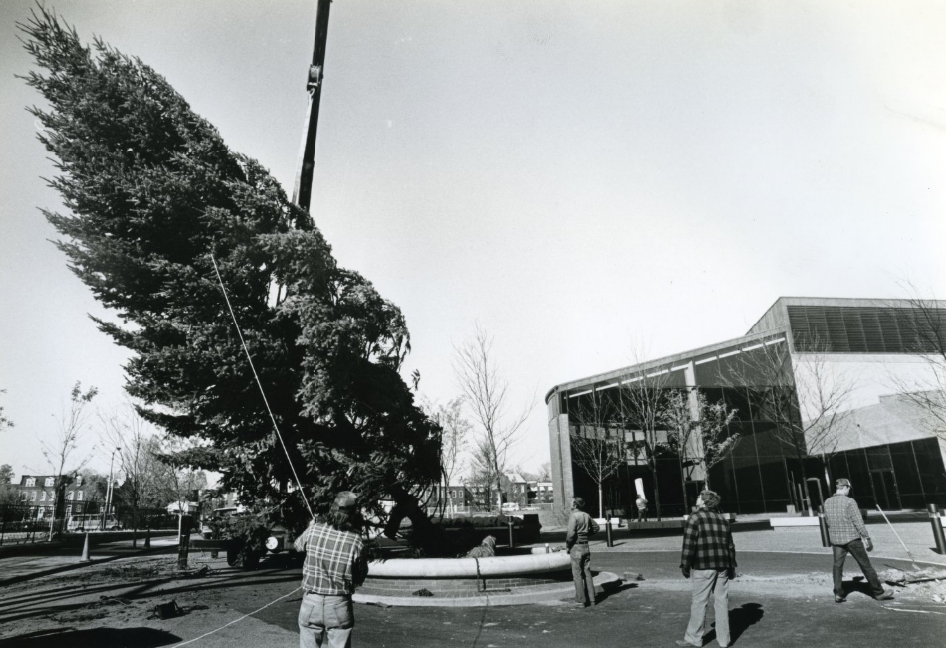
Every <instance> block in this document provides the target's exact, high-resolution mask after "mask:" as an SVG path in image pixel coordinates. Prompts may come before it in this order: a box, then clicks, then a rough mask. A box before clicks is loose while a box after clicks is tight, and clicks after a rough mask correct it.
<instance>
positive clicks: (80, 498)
mask: <svg viewBox="0 0 946 648" xmlns="http://www.w3.org/2000/svg"><path fill="white" fill-rule="evenodd" d="M78 495H79V497H78V499H79V501H80V502H81V501H82V495H83V492H82V491H79V494H78Z"/></svg>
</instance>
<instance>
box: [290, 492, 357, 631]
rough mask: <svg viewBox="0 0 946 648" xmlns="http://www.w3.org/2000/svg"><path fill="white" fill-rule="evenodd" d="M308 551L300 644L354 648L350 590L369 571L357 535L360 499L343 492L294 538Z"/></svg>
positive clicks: (297, 546) (300, 619) (303, 567)
mask: <svg viewBox="0 0 946 648" xmlns="http://www.w3.org/2000/svg"><path fill="white" fill-rule="evenodd" d="M295 547H296V550H297V551H304V552H305V563H304V564H303V565H302V589H303V591H304V594H303V597H302V605H301V606H300V608H299V646H300V648H319V647H320V646H322V645H327V646H329V648H351V631H352V628H354V627H355V615H354V611H353V610H352V602H351V595H352V594H353V593H354V591H355V588H356V587H357V586H358V585H361V584H362V583H363V582H364V580H365V577H366V576H367V575H368V562H367V558H366V556H365V544H364V541H363V540H362V539H361V535H360V534H359V520H358V499H357V497H356V496H355V494H354V493H352V492H350V491H343V492H341V493H339V494H338V496H336V498H335V502H334V503H333V505H332V509H331V511H330V512H329V514H328V516H326V519H325V520H324V521H322V522H316V521H315V520H313V521H312V524H311V525H309V528H308V529H306V530H305V532H304V533H303V534H302V535H301V536H299V538H298V539H297V540H296V542H295Z"/></svg>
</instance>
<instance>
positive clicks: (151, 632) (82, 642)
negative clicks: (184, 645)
mask: <svg viewBox="0 0 946 648" xmlns="http://www.w3.org/2000/svg"><path fill="white" fill-rule="evenodd" d="M180 640H181V638H180V637H178V636H177V635H174V634H171V633H170V632H167V631H165V630H156V629H154V628H122V629H117V628H93V629H92V630H75V629H73V628H57V629H56V630H45V631H42V632H30V633H27V634H24V635H20V636H18V637H10V638H7V639H0V648H43V647H44V646H49V645H50V644H51V643H62V644H63V645H66V646H69V647H70V648H102V647H103V646H127V647H128V648H157V647H158V646H167V645H169V644H174V643H177V642H179V641H180Z"/></svg>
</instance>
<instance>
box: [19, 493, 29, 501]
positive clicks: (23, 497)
mask: <svg viewBox="0 0 946 648" xmlns="http://www.w3.org/2000/svg"><path fill="white" fill-rule="evenodd" d="M29 498H30V494H29V493H27V492H23V493H20V501H21V502H25V501H26V500H28V499H29Z"/></svg>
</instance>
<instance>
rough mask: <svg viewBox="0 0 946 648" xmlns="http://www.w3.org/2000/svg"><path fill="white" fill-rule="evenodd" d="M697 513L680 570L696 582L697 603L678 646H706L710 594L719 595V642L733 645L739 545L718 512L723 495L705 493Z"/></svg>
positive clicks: (687, 533) (692, 517) (685, 534)
mask: <svg viewBox="0 0 946 648" xmlns="http://www.w3.org/2000/svg"><path fill="white" fill-rule="evenodd" d="M696 506H697V511H696V513H693V514H692V515H690V517H689V519H688V520H687V523H686V527H685V528H684V530H683V554H682V555H681V557H680V569H681V570H682V571H683V576H684V577H685V578H690V579H692V581H693V600H692V603H691V605H690V623H689V625H688V626H687V631H686V635H685V636H684V638H683V639H678V640H677V645H678V646H702V645H703V624H704V621H705V620H706V606H707V604H708V603H709V597H710V594H713V593H715V599H716V601H715V610H716V641H717V642H718V643H719V646H720V648H726V647H727V646H728V645H729V641H730V636H729V581H730V580H732V579H733V578H735V576H736V545H735V544H734V543H733V540H732V532H731V531H730V529H729V522H728V521H727V520H726V518H724V517H723V516H722V514H720V513H719V512H718V511H717V508H718V507H719V495H717V494H716V493H715V492H713V491H711V490H704V491H703V492H702V493H700V496H699V498H698V499H697V500H696Z"/></svg>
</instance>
